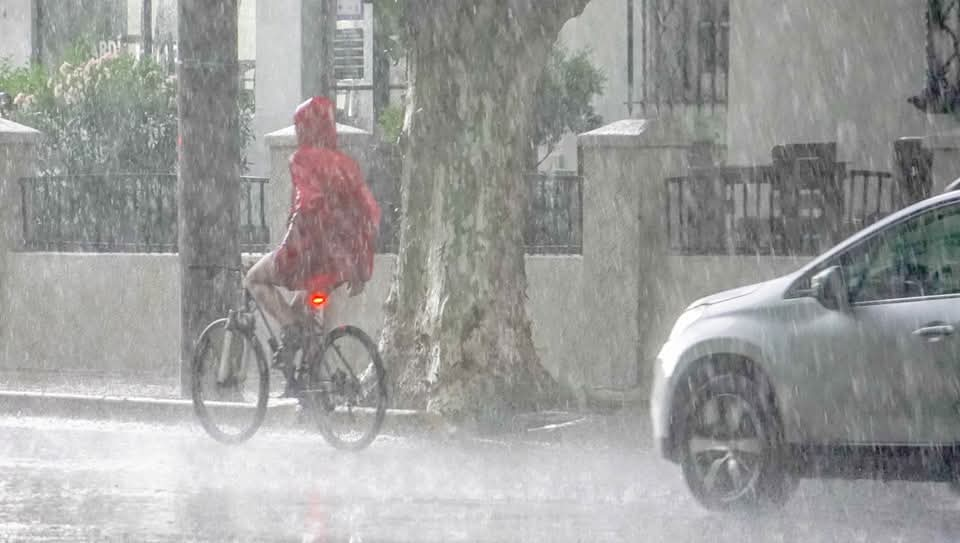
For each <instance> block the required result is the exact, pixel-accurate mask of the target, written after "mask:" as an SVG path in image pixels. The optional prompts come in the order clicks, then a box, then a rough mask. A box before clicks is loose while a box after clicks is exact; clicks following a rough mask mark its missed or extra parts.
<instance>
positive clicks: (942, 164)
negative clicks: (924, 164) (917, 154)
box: [924, 131, 960, 195]
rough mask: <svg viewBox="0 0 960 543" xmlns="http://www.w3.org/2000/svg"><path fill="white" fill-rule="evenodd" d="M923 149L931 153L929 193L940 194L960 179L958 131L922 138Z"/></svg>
mask: <svg viewBox="0 0 960 543" xmlns="http://www.w3.org/2000/svg"><path fill="white" fill-rule="evenodd" d="M924 147H925V148H926V149H928V150H930V151H931V152H932V153H933V167H932V175H933V185H932V187H931V191H930V193H931V195H934V194H940V193H941V192H943V189H945V188H946V187H947V185H949V184H950V183H953V182H954V181H955V180H956V179H958V178H960V131H957V132H948V133H945V134H940V135H935V136H928V137H926V138H924Z"/></svg>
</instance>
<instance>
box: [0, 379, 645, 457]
mask: <svg viewBox="0 0 960 543" xmlns="http://www.w3.org/2000/svg"><path fill="white" fill-rule="evenodd" d="M179 385H180V384H179V380H178V379H177V378H175V377H169V376H162V375H104V374H94V373H79V372H57V371H37V370H22V371H10V370H2V371H0V415H13V416H30V417H58V418H76V419H92V420H114V421H125V422H142V423H156V424H182V423H190V424H192V423H195V422H196V419H195V418H194V417H195V415H194V412H193V403H192V402H191V400H190V399H189V398H182V397H181V396H180V394H179ZM648 419H649V417H648V416H647V414H646V409H645V407H643V406H637V405H621V406H619V407H618V408H611V407H610V406H607V407H606V408H600V409H592V410H590V411H589V412H583V413H578V412H565V411H550V412H542V413H531V414H529V415H523V416H518V417H517V418H516V419H515V420H514V421H513V422H514V424H513V425H512V426H513V430H512V431H511V432H508V433H507V434H506V435H504V436H502V437H504V438H511V439H522V440H530V441H538V442H549V443H559V442H567V443H570V442H574V443H617V444H619V445H621V446H630V447H641V448H646V447H648V446H649V442H650V440H649V435H650V434H649V422H648ZM264 426H265V427H269V428H279V429H283V428H290V429H293V428H309V421H308V420H305V417H302V416H300V413H299V412H298V409H297V406H296V402H293V401H291V400H281V401H276V402H274V401H271V404H270V407H268V411H267V418H266V420H265V422H264ZM383 432H384V433H392V434H402V435H408V434H415V435H430V436H432V437H446V436H448V435H449V434H448V428H447V427H446V425H445V424H444V423H443V421H442V420H441V419H440V418H439V417H437V416H435V415H432V414H429V413H426V412H423V411H413V410H403V409H388V410H387V417H386V420H385V423H384V427H383ZM498 437H500V436H498Z"/></svg>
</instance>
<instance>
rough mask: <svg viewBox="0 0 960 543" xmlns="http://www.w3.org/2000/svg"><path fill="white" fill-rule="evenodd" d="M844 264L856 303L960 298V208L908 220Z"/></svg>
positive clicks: (842, 260)
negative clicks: (927, 298)
mask: <svg viewBox="0 0 960 543" xmlns="http://www.w3.org/2000/svg"><path fill="white" fill-rule="evenodd" d="M840 263H841V265H842V266H843V270H844V277H845V278H846V281H847V286H848V288H849V289H850V299H851V301H852V302H854V303H856V302H871V301H879V300H891V299H899V298H914V297H921V296H939V295H946V294H960V207H958V206H951V207H945V208H939V209H935V210H932V211H929V212H927V213H924V214H923V215H920V216H919V217H915V218H912V219H909V220H907V221H906V222H903V223H901V224H899V225H897V226H894V227H892V228H890V229H888V230H887V231H885V232H882V233H881V234H879V235H877V236H875V237H874V238H872V239H871V240H869V241H867V242H866V243H864V244H861V245H860V246H858V247H856V248H854V249H853V250H851V251H850V252H848V253H846V254H845V255H843V256H841V257H840Z"/></svg>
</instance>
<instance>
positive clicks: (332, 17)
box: [300, 0, 337, 102]
mask: <svg viewBox="0 0 960 543" xmlns="http://www.w3.org/2000/svg"><path fill="white" fill-rule="evenodd" d="M300 9H301V12H300V25H301V27H300V36H301V37H300V42H301V52H302V55H303V57H302V59H303V60H302V66H301V70H302V73H303V77H302V78H301V93H302V94H303V99H304V100H307V99H309V98H312V97H314V96H326V97H327V98H329V99H331V100H333V101H334V102H336V91H337V79H336V76H335V74H334V70H333V65H334V52H333V41H334V37H335V36H336V32H337V0H302V4H301V5H300Z"/></svg>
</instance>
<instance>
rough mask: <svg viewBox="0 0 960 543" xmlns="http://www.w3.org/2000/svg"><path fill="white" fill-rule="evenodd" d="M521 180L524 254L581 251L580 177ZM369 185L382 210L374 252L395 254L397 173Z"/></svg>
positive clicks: (555, 175) (561, 175) (397, 239)
mask: <svg viewBox="0 0 960 543" xmlns="http://www.w3.org/2000/svg"><path fill="white" fill-rule="evenodd" d="M525 181H526V183H527V189H528V191H529V192H528V203H529V211H528V213H527V221H526V225H525V226H524V243H525V246H526V253H527V254H540V255H544V254H581V253H582V252H583V178H582V177H580V176H578V175H575V174H572V173H534V174H528V175H526V176H525ZM391 183H394V184H395V185H391ZM370 186H371V190H372V192H373V194H374V196H375V197H376V199H377V202H378V203H379V204H380V210H381V213H382V216H381V222H380V233H379V237H378V242H377V252H379V253H396V252H397V250H398V249H399V245H400V243H399V242H400V235H399V234H400V201H399V200H400V196H399V195H400V188H399V176H393V177H392V178H391V179H389V180H384V179H380V178H377V177H374V178H372V179H371V181H370Z"/></svg>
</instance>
